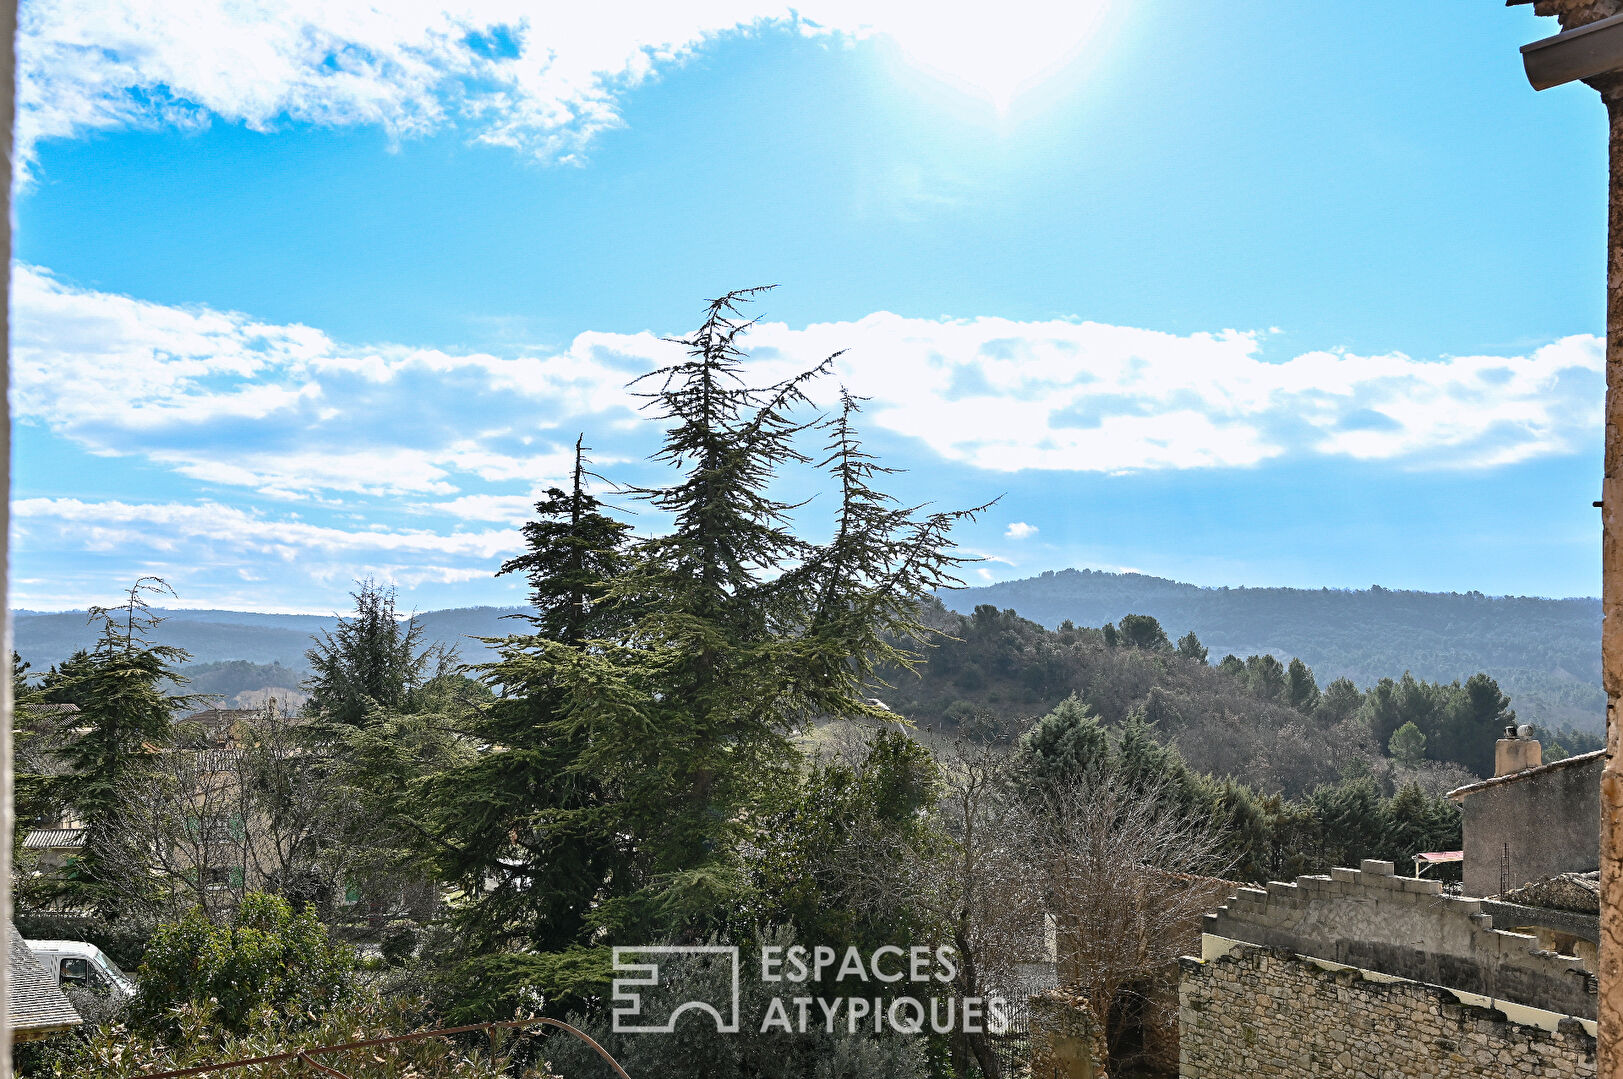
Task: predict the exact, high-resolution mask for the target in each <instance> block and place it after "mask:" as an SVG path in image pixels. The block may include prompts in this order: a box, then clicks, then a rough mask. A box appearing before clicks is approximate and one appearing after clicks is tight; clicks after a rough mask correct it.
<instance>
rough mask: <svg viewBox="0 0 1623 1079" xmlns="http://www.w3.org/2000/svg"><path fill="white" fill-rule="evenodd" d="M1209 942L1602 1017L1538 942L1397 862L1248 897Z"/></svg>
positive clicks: (1230, 908) (1581, 984)
mask: <svg viewBox="0 0 1623 1079" xmlns="http://www.w3.org/2000/svg"><path fill="white" fill-rule="evenodd" d="M1204 929H1205V932H1207V933H1209V934H1211V935H1213V936H1217V937H1224V938H1227V939H1229V940H1238V941H1244V942H1245V943H1247V944H1257V945H1261V946H1263V947H1267V948H1282V949H1286V950H1288V951H1291V952H1294V953H1295V954H1297V955H1307V956H1314V957H1316V958H1319V959H1326V960H1329V961H1331V962H1334V963H1344V964H1346V965H1347V966H1353V967H1362V968H1364V969H1366V970H1375V971H1380V972H1382V973H1384V974H1392V975H1395V976H1397V977H1400V978H1409V979H1412V980H1414V981H1419V982H1429V983H1431V984H1433V985H1442V986H1447V987H1449V988H1451V989H1459V990H1462V991H1465V992H1468V993H1478V994H1481V995H1482V996H1486V997H1492V998H1495V999H1499V1000H1509V1001H1514V1002H1516V1003H1518V1004H1525V1005H1528V1006H1530V1007H1534V1008H1542V1009H1545V1010H1547V1011H1553V1012H1559V1013H1561V1014H1562V1015H1576V1016H1582V1017H1584V1018H1586V1019H1593V1018H1594V1016H1595V983H1594V978H1593V976H1592V975H1591V974H1590V972H1589V971H1587V970H1586V969H1585V968H1584V964H1583V963H1582V962H1581V961H1580V960H1578V959H1577V958H1575V957H1572V956H1563V955H1557V954H1554V953H1552V952H1548V951H1543V950H1541V949H1540V948H1539V944H1538V940H1537V938H1535V937H1533V936H1529V935H1526V934H1522V933H1508V932H1504V931H1501V930H1497V929H1494V928H1493V919H1492V918H1491V917H1490V916H1489V915H1487V914H1485V913H1483V910H1482V903H1481V902H1480V901H1478V900H1475V899H1461V898H1457V897H1454V896H1448V895H1444V894H1442V885H1441V884H1439V883H1438V882H1437V881H1434V880H1415V879H1413V878H1411V877H1399V876H1396V875H1395V874H1394V872H1393V866H1392V863H1391V862H1380V861H1366V862H1364V863H1363V868H1362V869H1361V870H1360V869H1333V870H1331V871H1330V875H1329V876H1306V877H1297V878H1296V881H1295V883H1292V884H1284V883H1279V882H1275V883H1272V884H1269V885H1268V887H1267V888H1266V889H1263V888H1241V889H1239V890H1238V891H1237V892H1236V893H1235V896H1234V898H1233V899H1231V900H1230V901H1229V902H1228V904H1227V905H1226V906H1224V907H1222V908H1220V909H1219V910H1217V911H1216V912H1215V913H1213V914H1208V915H1207V916H1206V925H1205V927H1204Z"/></svg>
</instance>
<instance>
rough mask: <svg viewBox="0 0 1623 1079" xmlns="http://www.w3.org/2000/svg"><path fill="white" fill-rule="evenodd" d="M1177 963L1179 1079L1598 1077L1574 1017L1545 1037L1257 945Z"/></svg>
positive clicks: (1436, 992) (1433, 990) (1449, 1000)
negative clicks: (1180, 976) (1280, 1078)
mask: <svg viewBox="0 0 1623 1079" xmlns="http://www.w3.org/2000/svg"><path fill="white" fill-rule="evenodd" d="M1183 967H1184V971H1183V979H1182V982H1181V988H1180V1008H1179V1027H1180V1038H1179V1056H1180V1059H1179V1065H1180V1067H1179V1074H1180V1076H1182V1077H1183V1079H1251V1077H1253V1076H1260V1077H1269V1076H1293V1077H1294V1076H1303V1077H1306V1076H1321V1075H1322V1076H1338V1077H1339V1076H1346V1077H1369V1079H1377V1077H1379V1079H1385V1077H1390V1076H1428V1077H1437V1079H1456V1077H1457V1079H1465V1077H1467V1076H1469V1077H1489V1079H1493V1077H1499V1076H1503V1077H1506V1079H1509V1077H1511V1076H1516V1077H1539V1076H1563V1077H1569V1076H1590V1075H1594V1074H1595V1039H1594V1038H1593V1037H1591V1036H1590V1035H1589V1034H1587V1033H1585V1031H1584V1029H1583V1027H1582V1026H1581V1025H1580V1024H1579V1023H1578V1022H1577V1021H1576V1020H1571V1019H1568V1020H1564V1021H1562V1022H1561V1024H1560V1026H1559V1028H1558V1029H1557V1030H1555V1031H1549V1030H1543V1029H1540V1028H1539V1027H1535V1026H1527V1025H1524V1024H1521V1023H1515V1022H1511V1021H1509V1020H1507V1019H1506V1018H1505V1017H1504V1016H1503V1015H1502V1014H1501V1013H1499V1012H1497V1011H1490V1010H1488V1009H1486V1008H1478V1007H1472V1006H1470V1005H1466V1004H1462V1003H1460V1002H1459V1001H1458V1000H1457V999H1456V998H1455V997H1454V996H1453V995H1452V994H1450V993H1449V992H1448V991H1446V990H1443V989H1439V988H1437V987H1435V986H1429V985H1423V984H1420V983H1418V982H1412V981H1404V980H1395V981H1373V980H1370V979H1368V978H1367V977H1365V976H1364V975H1362V974H1361V973H1360V972H1358V971H1355V970H1339V971H1331V970H1326V969H1323V968H1322V967H1320V966H1318V965H1316V964H1315V963H1314V962H1313V961H1312V960H1308V959H1303V958H1301V957H1298V956H1294V955H1291V954H1289V953H1287V952H1283V951H1271V950H1269V949H1264V948H1257V947H1240V948H1237V949H1235V950H1234V951H1233V952H1231V953H1230V954H1229V955H1226V956H1222V957H1218V958H1213V959H1210V960H1206V961H1201V960H1197V959H1186V960H1184V962H1183Z"/></svg>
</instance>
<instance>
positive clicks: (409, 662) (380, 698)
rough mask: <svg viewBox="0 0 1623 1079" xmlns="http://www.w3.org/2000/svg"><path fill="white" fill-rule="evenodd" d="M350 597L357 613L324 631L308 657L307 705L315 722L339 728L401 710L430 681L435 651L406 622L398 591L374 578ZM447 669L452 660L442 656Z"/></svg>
mask: <svg viewBox="0 0 1623 1079" xmlns="http://www.w3.org/2000/svg"><path fill="white" fill-rule="evenodd" d="M358 586H359V588H358V590H357V591H355V592H352V593H350V595H351V596H352V597H353V598H354V600H355V613H354V614H352V615H350V616H349V617H347V618H340V619H339V620H338V626H337V628H336V629H334V630H333V631H332V632H330V633H328V632H325V631H323V633H322V634H321V636H320V637H319V638H318V639H317V640H316V643H315V645H314V646H313V647H312V648H311V649H310V650H309V651H307V652H306V653H305V654H304V656H305V659H307V660H308V661H309V663H310V670H311V672H312V673H311V675H310V678H309V680H308V681H307V682H306V683H305V688H306V689H308V690H309V691H310V700H309V702H308V703H307V704H306V706H305V707H306V709H307V711H308V712H309V713H310V714H311V715H312V716H317V717H320V719H321V720H322V721H323V722H324V723H325V724H327V725H329V726H332V727H335V728H339V729H341V728H344V727H359V726H361V725H363V724H364V723H365V722H366V717H367V713H368V712H369V711H371V710H373V709H395V708H399V707H400V706H401V705H402V704H403V703H404V702H405V699H406V696H407V694H409V693H411V692H412V691H413V690H415V689H417V688H419V687H420V686H422V684H423V683H424V682H425V681H427V678H428V674H427V672H428V668H429V664H430V662H431V660H432V659H433V658H434V655H433V650H431V649H425V648H420V647H419V646H420V645H421V643H422V635H423V627H422V623H420V622H418V621H417V619H416V617H415V616H413V617H411V618H408V619H406V620H405V622H404V623H402V622H401V620H400V618H399V616H398V614H397V613H396V611H395V590H394V589H393V588H392V587H388V588H385V587H383V586H381V585H379V584H378V583H377V582H375V581H373V580H371V579H370V578H369V579H367V580H364V581H360V582H358ZM439 659H440V660H441V662H442V665H443V664H444V663H445V662H447V661H448V660H449V659H450V657H449V656H448V655H445V654H443V653H442V654H441V655H440V656H439Z"/></svg>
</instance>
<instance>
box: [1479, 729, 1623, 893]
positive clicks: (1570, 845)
mask: <svg viewBox="0 0 1623 1079" xmlns="http://www.w3.org/2000/svg"><path fill="white" fill-rule="evenodd" d="M1604 758H1605V754H1604V752H1603V751H1596V752H1594V753H1585V754H1583V755H1581V756H1578V757H1570V758H1568V759H1567V760H1564V761H1556V762H1555V763H1553V764H1546V765H1544V766H1543V767H1542V768H1534V769H1532V770H1530V771H1526V772H1517V773H1513V774H1511V775H1508V776H1499V777H1497V778H1495V779H1489V780H1484V781H1483V782H1481V783H1473V784H1471V785H1470V786H1467V787H1461V788H1460V789H1458V790H1456V791H1451V792H1450V793H1449V797H1450V798H1453V799H1454V800H1455V801H1456V802H1459V803H1460V812H1461V813H1462V814H1463V818H1464V819H1463V821H1462V824H1463V827H1464V835H1465V867H1464V873H1465V891H1466V894H1468V895H1484V896H1485V895H1498V894H1499V892H1500V891H1501V889H1500V887H1499V884H1500V880H1501V877H1502V878H1503V880H1504V884H1505V887H1506V888H1519V887H1521V886H1522V885H1524V884H1527V883H1529V882H1531V881H1538V880H1544V879H1545V878H1547V877H1553V876H1556V875H1557V874H1560V873H1584V872H1587V871H1589V870H1591V869H1594V868H1595V867H1596V866H1598V865H1600V773H1601V769H1602V768H1604V767H1605V764H1606V762H1605V759H1604Z"/></svg>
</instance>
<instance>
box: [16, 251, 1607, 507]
mask: <svg viewBox="0 0 1623 1079" xmlns="http://www.w3.org/2000/svg"><path fill="white" fill-rule="evenodd" d="M14 295H15V299H14V309H15V315H14V338H13V372H14V379H15V382H14V388H13V401H14V407H15V412H16V416H17V418H18V420H19V421H21V422H24V423H33V424H36V425H42V426H45V427H48V428H49V429H50V430H52V431H53V432H55V433H57V434H58V435H61V436H63V437H65V438H67V439H70V440H71V441H73V442H74V443H76V444H77V445H79V446H80V447H81V448H83V449H85V450H87V451H89V452H91V453H95V454H101V455H128V456H137V457H140V458H143V459H145V460H147V461H150V462H152V463H154V464H157V465H160V466H163V467H166V468H168V469H171V470H173V471H175V472H177V473H179V474H180V475H183V476H186V477H189V478H191V479H194V480H198V481H201V482H204V483H209V484H214V485H219V486H228V487H242V488H248V489H252V490H256V491H259V492H261V493H263V494H265V495H268V496H274V497H285V498H299V497H304V498H317V499H326V500H328V501H331V500H333V499H335V498H342V497H344V496H356V495H359V496H378V497H401V496H406V497H412V498H415V499H417V500H418V501H419V504H420V505H424V506H435V507H439V508H441V509H442V510H444V512H447V513H452V514H456V515H458V516H467V517H468V518H469V519H480V520H512V519H514V518H515V515H517V514H518V513H519V512H520V511H519V503H518V501H516V500H517V499H519V498H520V497H523V498H529V497H531V496H532V495H533V494H534V491H535V490H536V489H537V487H540V486H545V485H546V484H549V483H555V482H558V481H559V480H560V479H561V478H562V477H563V476H564V475H566V474H567V472H568V469H569V466H570V461H571V456H570V454H571V450H570V444H571V443H572V442H573V439H574V435H575V433H577V432H578V431H579V430H582V429H585V430H586V431H587V432H588V433H589V434H590V435H591V436H592V437H593V438H594V439H596V440H597V443H598V445H599V450H598V452H597V455H596V456H597V461H598V463H599V466H600V467H607V466H609V465H612V464H613V463H615V462H618V461H623V460H627V459H634V458H638V457H641V456H642V455H643V454H644V453H645V452H646V449H647V448H648V443H649V441H650V440H651V439H652V438H653V437H654V432H653V428H652V425H650V424H648V423H647V422H645V421H644V420H642V419H640V418H639V414H638V412H637V405H638V403H639V402H638V401H637V400H636V399H635V398H634V397H633V396H632V395H631V394H630V393H629V392H628V390H627V388H626V382H627V381H628V380H629V379H631V378H633V377H635V376H636V375H638V374H641V373H642V372H644V371H647V370H648V369H649V368H651V367H652V366H654V365H656V364H659V363H661V362H665V361H667V360H669V359H670V358H671V357H672V355H673V349H674V346H672V345H670V344H668V343H666V342H664V341H661V340H660V339H659V337H658V336H656V335H655V334H653V333H641V334H610V333H600V332H590V331H588V332H583V333H581V334H579V335H578V336H577V337H576V338H575V339H574V340H573V341H571V342H570V344H569V345H568V347H567V348H564V349H562V350H559V351H557V352H556V353H553V354H544V355H535V354H527V355H514V356H495V355H489V354H482V353H476V354H469V355H455V354H450V353H446V352H443V351H438V350H424V349H413V348H410V347H407V346H402V345H380V346H373V347H363V348H357V347H352V346H347V345H344V344H342V343H340V342H336V341H334V340H332V339H331V338H329V337H328V336H327V335H326V334H324V333H322V332H321V331H319V330H316V329H312V328H310V327H306V326H299V325H272V324H265V323H262V322H258V321H256V320H255V319H253V318H252V317H250V316H248V315H245V314H240V313H235V312H221V311H216V310H213V309H210V308H203V307H172V306H164V305H159V304H153V303H147V302H144V301H140V300H135V299H132V298H129V297H125V296H118V295H112V294H108V293H102V292H94V291H90V290H86V289H79V288H75V287H72V286H70V285H67V284H64V283H63V282H61V281H58V280H57V279H55V278H53V277H52V276H51V275H50V274H49V273H47V272H45V271H42V270H39V269H35V268H31V267H27V266H22V267H19V268H18V270H17V272H16V275H15V294H14ZM677 329H679V328H677ZM1262 336H1264V335H1262V334H1253V333H1242V332H1236V331H1232V330H1225V331H1222V332H1218V333H1195V334H1189V335H1182V336H1180V335H1175V334H1169V333H1164V332H1160V331H1156V330H1149V329H1138V328H1133V327H1123V326H1110V325H1104V324H1100V323H1092V322H1073V321H1045V322H1015V321H1011V320H1007V319H999V318H991V317H981V318H973V319H962V320H929V319H912V318H903V317H901V316H898V315H893V314H889V313H885V312H880V313H877V314H873V315H869V316H868V317H866V318H863V319H861V320H858V321H855V322H839V323H819V324H815V325H812V326H808V327H805V328H803V329H793V328H790V327H788V326H785V325H783V324H781V323H768V324H763V325H760V326H758V327H757V328H756V330H755V332H754V333H753V334H752V335H751V337H750V339H749V341H748V342H747V343H748V345H750V346H751V347H754V348H757V349H758V350H759V353H760V356H761V357H762V358H761V359H760V360H759V361H758V362H756V364H755V366H756V369H757V370H756V374H758V375H759V376H761V377H763V378H770V377H777V376H781V375H783V374H786V373H788V372H789V371H791V370H794V369H796V368H799V367H802V366H806V365H810V364H811V363H813V362H815V361H817V360H818V359H820V358H822V357H823V356H826V355H828V354H830V353H832V352H835V351H838V350H840V349H846V350H847V351H846V352H845V354H844V355H843V356H842V357H841V358H840V360H839V362H838V364H837V376H838V380H839V381H840V382H843V383H844V384H846V385H848V386H849V387H850V388H851V389H852V390H853V391H854V392H856V393H858V394H861V395H863V396H867V397H869V398H871V399H872V400H871V401H870V403H869V405H868V406H867V407H868V412H867V414H866V416H865V418H864V420H865V424H866V426H868V427H869V428H878V429H881V430H884V431H888V432H891V433H894V434H898V435H902V436H906V437H909V438H912V439H916V440H917V441H918V442H920V443H921V444H923V445H924V446H926V447H928V448H929V449H930V450H931V451H933V452H934V453H935V454H937V455H939V456H940V457H941V458H944V459H946V460H949V461H954V462H958V463H961V464H965V465H969V466H973V467H975V468H979V469H984V470H989V471H1015V470H1020V469H1042V470H1055V471H1094V472H1129V471H1147V470H1162V469H1188V468H1234V467H1248V466H1252V465H1256V464H1258V463H1260V462H1263V461H1268V460H1274V459H1279V458H1284V457H1306V456H1328V457H1338V458H1351V459H1357V460H1371V461H1389V462H1393V463H1396V464H1400V465H1402V466H1405V467H1411V468H1438V467H1442V468H1483V467H1493V466H1497V465H1503V464H1508V463H1513V462H1517V461H1522V460H1527V459H1530V458H1534V457H1540V456H1548V455H1554V454H1565V453H1571V452H1576V451H1578V450H1580V449H1583V448H1586V447H1587V444H1588V443H1589V442H1592V441H1593V440H1594V439H1595V438H1596V437H1598V432H1599V430H1600V424H1601V402H1602V399H1603V397H1602V384H1601V383H1602V374H1601V368H1602V345H1601V341H1600V340H1599V339H1598V338H1595V337H1588V336H1578V337H1569V338H1564V339H1561V340H1559V341H1555V342H1553V343H1551V344H1548V345H1546V346H1544V347H1542V348H1539V349H1537V350H1535V351H1533V352H1531V353H1528V354H1526V355H1519V356H1454V357H1443V358H1439V359H1416V358H1412V357H1409V356H1406V355H1403V354H1401V353H1390V354H1385V355H1378V356H1359V355H1354V354H1351V353H1346V352H1339V351H1316V352H1308V353H1304V354H1302V355H1299V356H1296V357H1293V358H1290V359H1287V360H1284V361H1283V362H1270V361H1269V360H1265V359H1263V358H1262V356H1261V349H1260V343H1259V342H1260V340H1261V338H1262ZM833 388H834V386H833V383H832V382H830V383H829V384H827V385H825V386H824V387H823V389H822V391H821V392H823V393H824V394H827V393H829V392H831V391H832V390H833ZM64 493H72V492H64ZM426 498H432V499H434V501H432V502H424V501H423V500H424V499H426ZM1018 531H1019V527H1018V526H1012V527H1011V529H1010V532H1009V537H1010V538H1021V537H1020V536H1018V535H1016V532H1018ZM1027 534H1028V535H1029V533H1027Z"/></svg>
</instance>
